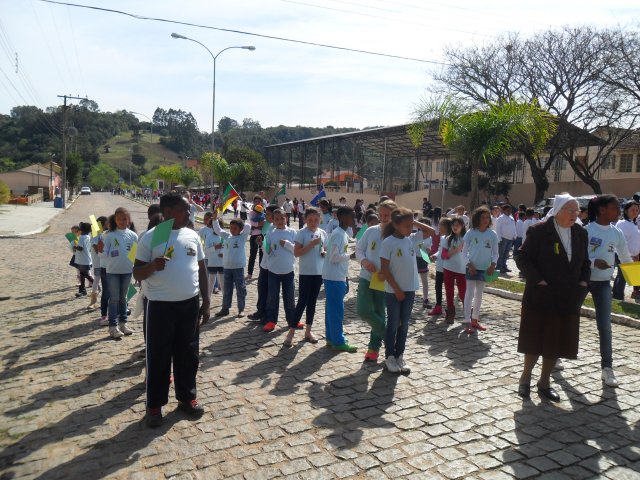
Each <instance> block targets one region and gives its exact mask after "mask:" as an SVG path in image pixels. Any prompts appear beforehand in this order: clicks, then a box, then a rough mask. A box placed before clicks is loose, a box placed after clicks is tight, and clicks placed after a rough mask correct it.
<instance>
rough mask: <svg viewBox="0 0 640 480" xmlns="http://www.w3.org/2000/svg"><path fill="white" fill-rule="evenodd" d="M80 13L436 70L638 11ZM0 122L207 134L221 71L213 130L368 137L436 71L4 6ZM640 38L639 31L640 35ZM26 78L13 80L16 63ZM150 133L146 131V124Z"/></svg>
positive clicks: (320, 0) (498, 7) (421, 5)
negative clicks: (79, 115)
mask: <svg viewBox="0 0 640 480" xmlns="http://www.w3.org/2000/svg"><path fill="white" fill-rule="evenodd" d="M74 3H79V4H83V5H93V6H99V7H105V8H111V9H117V10H123V11H126V12H129V13H134V14H138V15H145V16H152V17H160V18H165V19H171V20H177V21H182V22H190V23H197V24H205V25H209V26H215V27H222V28H227V29H234V30H243V31H248V32H254V33H260V34H264V35H274V36H281V37H287V38H292V39H298V40H304V41H310V42H318V43H325V44H331V45H338V46H343V47H348V48H355V49H363V50H370V51H376V52H381V53H388V54H392V55H400V56H406V57H414V58H420V59H426V60H434V61H438V60H441V59H442V58H441V52H442V49H443V47H444V46H446V45H463V46H464V45H472V44H474V43H475V44H479V43H484V42H487V41H491V39H493V38H495V37H496V36H499V35H503V34H506V33H507V32H510V31H518V32H520V33H522V34H523V35H528V34H531V33H534V32H535V31H538V30H543V29H546V28H549V27H554V26H561V25H566V24H571V25H575V24H591V25H598V26H607V25H623V26H630V25H633V23H632V22H637V19H638V18H640V6H638V2H637V1H632V0H610V1H608V2H601V1H591V0H587V1H565V2H558V1H557V0H556V1H550V0H539V1H518V2H514V1H512V0H511V1H506V0H499V1H493V0H488V1H483V2H478V1H473V0H451V1H447V0H439V1H437V2H432V1H426V0H393V1H392V0H299V1H298V0H295V1H293V0H286V1H285V0H262V1H260V0H247V1H244V0H226V1H218V0H210V1H204V0H199V1H196V0H180V1H175V0H174V1H169V0H154V1H151V0H147V1H142V0H127V1H123V0H109V1H107V0H92V1H90V2H87V1H85V0H77V1H76V2H74ZM0 27H1V29H0V113H5V114H6V113H9V111H10V110H11V108H12V107H14V106H16V105H23V104H25V103H26V104H30V105H37V106H39V107H41V108H45V107H47V106H52V105H57V104H59V99H58V98H57V97H56V95H60V94H65V93H66V94H73V95H77V94H80V96H84V95H87V96H88V97H89V98H91V99H92V100H95V101H96V102H97V103H98V104H99V106H100V108H101V110H103V111H114V110H118V109H123V108H124V109H127V110H131V111H137V112H142V113H144V114H146V115H149V116H151V115H152V113H153V111H154V110H155V108H156V107H158V106H160V107H163V108H181V109H183V110H187V111H190V112H192V113H193V115H194V116H195V118H196V120H197V121H198V125H199V127H200V129H201V130H206V131H210V130H211V91H212V85H211V83H212V62H211V57H210V56H209V54H208V53H207V52H206V51H205V50H204V48H202V47H201V46H200V45H197V44H195V43H193V42H188V41H185V40H176V39H173V38H171V36H170V35H171V33H172V32H177V33H180V34H182V35H185V36H188V37H191V38H194V39H196V40H198V41H200V42H202V43H204V44H205V45H207V46H208V47H209V49H210V50H211V51H212V52H213V53H214V54H215V53H217V52H218V51H220V50H222V49H223V48H226V47H228V46H241V45H254V46H255V47H256V50H255V51H253V52H249V51H246V50H229V51H226V52H224V53H223V54H221V55H220V57H219V58H218V61H217V77H216V79H217V86H216V119H217V120H219V119H220V117H221V116H229V117H232V118H235V119H236V120H239V121H241V120H242V119H243V118H245V117H251V118H253V119H256V120H258V121H260V123H261V124H262V126H263V127H266V126H273V125H280V124H283V125H305V126H315V127H322V126H326V125H333V126H336V127H356V128H364V127H366V126H373V125H396V124H400V123H404V122H406V121H408V120H409V118H410V114H411V111H412V109H413V106H414V104H415V103H416V102H417V101H418V100H419V99H420V97H421V96H422V95H423V94H424V92H425V88H426V87H427V85H428V82H429V81H430V77H431V74H432V73H433V71H434V69H437V68H439V67H438V66H437V65H434V64H428V63H421V62H413V61H406V60H399V59H391V58H384V57H375V56H370V55H364V54H358V53H352V52H342V51H337V50H331V49H326V48H320V47H312V46H306V45H297V44H292V43H287V42H281V41H276V40H269V39H264V38H258V37H251V36H247V35H240V34H235V33H226V32H219V31H214V30H209V29H202V28H195V27H187V26H181V25H173V24H169V23H162V22H152V21H142V20H136V19H133V18H131V17H127V16H123V15H116V14H112V13H101V12H96V11H92V10H86V9H79V8H74V7H68V6H61V5H52V4H47V3H43V2H40V1H38V0H22V1H16V0H0ZM636 27H637V23H636ZM16 53H17V54H18V71H19V73H18V74H16V72H15V68H16V67H15V54H16ZM141 119H144V118H143V117H141Z"/></svg>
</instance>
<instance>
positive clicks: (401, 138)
mask: <svg viewBox="0 0 640 480" xmlns="http://www.w3.org/2000/svg"><path fill="white" fill-rule="evenodd" d="M410 126H411V124H405V125H396V126H393V127H377V128H368V129H364V130H355V131H352V132H346V133H338V134H334V135H326V136H321V137H314V138H308V139H305V140H297V141H293V142H286V143H279V144H274V145H268V146H266V147H265V151H266V158H267V162H268V163H269V165H270V166H271V167H272V168H273V169H274V171H275V172H276V181H277V183H278V184H280V183H285V184H286V185H287V186H289V187H292V185H293V184H294V183H299V184H300V187H301V188H306V187H308V188H314V189H315V188H316V187H317V186H318V185H319V183H320V179H321V178H322V176H323V172H326V170H327V169H330V171H331V177H333V173H334V172H335V171H342V173H344V171H345V166H346V167H347V169H348V170H350V171H351V172H352V173H353V175H352V177H353V178H354V179H358V178H360V179H361V178H368V179H372V180H373V182H370V183H372V184H373V185H371V186H373V187H374V189H375V190H378V191H379V193H382V192H386V191H391V190H392V189H393V188H394V185H397V184H398V183H402V185H404V186H405V187H409V190H419V189H422V188H425V186H428V185H430V180H429V175H428V172H424V171H423V168H422V164H423V162H425V161H428V160H430V159H434V158H447V157H448V155H449V152H448V149H447V148H446V147H445V146H444V145H442V142H441V140H440V137H439V135H438V128H437V122H436V121H434V122H432V124H431V125H430V126H429V128H426V129H425V131H424V134H423V138H422V142H421V143H420V145H419V146H418V147H416V146H415V145H414V143H413V142H412V139H411V136H410V135H409V127H410ZM325 178H326V175H325ZM421 178H422V179H424V185H422V184H421V183H422V182H421V181H420V179H421ZM296 179H297V182H296ZM346 183H347V187H348V188H349V187H350V188H352V189H353V190H352V191H354V192H359V193H362V192H363V182H358V181H353V182H352V183H351V185H349V184H348V182H346ZM376 187H377V188H376Z"/></svg>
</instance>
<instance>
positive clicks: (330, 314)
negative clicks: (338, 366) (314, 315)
mask: <svg viewBox="0 0 640 480" xmlns="http://www.w3.org/2000/svg"><path fill="white" fill-rule="evenodd" d="M324 292H325V296H326V301H325V308H324V326H325V329H326V337H327V342H330V343H331V344H332V345H343V344H345V343H347V339H346V338H344V332H343V330H342V320H343V319H344V296H345V295H346V294H347V282H341V281H338V280H324Z"/></svg>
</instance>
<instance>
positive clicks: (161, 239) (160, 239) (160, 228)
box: [151, 218, 173, 249]
mask: <svg viewBox="0 0 640 480" xmlns="http://www.w3.org/2000/svg"><path fill="white" fill-rule="evenodd" d="M172 229H173V218H171V219H169V220H167V221H166V222H162V223H160V224H159V225H157V226H156V228H154V229H153V237H151V248H152V249H153V248H154V247H157V246H158V245H162V244H163V243H167V242H168V241H169V236H171V230H172Z"/></svg>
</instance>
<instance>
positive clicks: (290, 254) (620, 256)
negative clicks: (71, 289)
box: [68, 194, 640, 426]
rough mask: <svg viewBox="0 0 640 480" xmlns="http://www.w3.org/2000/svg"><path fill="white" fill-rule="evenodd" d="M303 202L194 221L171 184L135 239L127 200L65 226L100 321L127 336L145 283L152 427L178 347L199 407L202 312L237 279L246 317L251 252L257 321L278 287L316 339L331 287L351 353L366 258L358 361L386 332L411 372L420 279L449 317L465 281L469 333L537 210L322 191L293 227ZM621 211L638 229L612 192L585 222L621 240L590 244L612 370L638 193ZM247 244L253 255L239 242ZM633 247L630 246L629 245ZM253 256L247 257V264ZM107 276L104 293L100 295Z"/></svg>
mask: <svg viewBox="0 0 640 480" xmlns="http://www.w3.org/2000/svg"><path fill="white" fill-rule="evenodd" d="M299 204H300V203H299V202H297V203H296V205H295V207H294V206H293V204H292V203H291V204H290V205H287V208H285V209H281V208H279V207H278V206H276V205H266V202H265V201H264V199H262V198H261V197H259V196H256V197H255V198H254V203H253V207H252V209H251V211H249V212H248V215H247V222H245V221H244V220H243V219H242V218H237V217H236V216H234V218H233V219H231V220H230V222H229V224H228V228H225V225H224V224H223V219H222V216H221V215H220V214H219V212H218V211H217V210H215V211H214V212H207V213H206V214H205V215H204V226H203V227H202V228H201V229H200V230H199V231H198V232H197V233H196V232H195V231H193V223H192V221H191V219H190V216H191V215H192V214H193V208H192V202H191V201H190V200H189V199H186V198H183V197H182V196H180V195H178V194H168V195H165V196H164V197H162V199H161V200H160V205H159V206H158V205H152V206H151V207H150V208H149V212H148V213H149V221H150V222H149V226H148V231H147V232H143V233H142V234H141V235H140V236H139V237H138V235H137V234H136V233H135V229H134V227H133V224H132V222H131V217H130V215H129V212H128V211H127V210H126V209H124V208H118V209H117V210H116V211H115V212H114V214H113V215H111V216H109V217H99V218H98V219H96V223H97V228H98V233H97V234H95V233H96V232H94V235H93V237H92V230H93V229H94V228H95V227H96V226H95V225H92V224H91V223H84V222H83V223H80V224H79V225H78V226H77V227H74V228H73V229H72V232H73V235H71V236H69V235H68V238H69V239H70V248H71V250H72V251H73V258H72V261H71V264H72V265H73V266H74V267H75V268H77V270H78V278H79V286H78V293H77V294H76V295H77V296H85V295H87V287H88V286H89V287H91V288H92V290H91V302H90V308H97V307H98V305H99V307H100V311H101V318H100V320H99V322H100V325H103V326H108V327H109V334H110V336H111V337H113V338H116V339H119V338H121V337H123V336H124V335H131V334H132V333H133V329H132V328H130V327H129V325H128V317H129V314H130V310H129V306H128V299H129V296H130V295H129V292H130V288H131V280H132V277H134V278H135V280H136V281H137V282H138V284H139V285H140V286H141V290H142V292H141V295H140V299H141V300H140V305H142V306H143V307H142V306H141V307H140V309H139V310H140V311H142V310H144V328H143V330H144V332H145V339H146V357H147V369H148V371H147V419H148V423H149V425H151V426H156V425H159V423H160V422H161V419H162V415H161V407H162V406H163V405H164V404H166V403H167V395H168V382H169V378H170V363H171V361H172V359H173V362H174V375H175V381H176V392H177V396H178V400H179V402H180V405H181V406H182V408H184V409H185V410H186V411H188V412H190V413H193V414H196V415H197V414H200V413H201V412H202V407H201V406H200V405H199V404H198V402H197V400H196V389H195V372H196V371H197V338H198V330H199V325H200V324H201V323H204V322H205V321H206V320H208V317H209V304H210V301H211V298H212V295H214V294H216V293H217V292H219V291H221V292H222V300H221V302H220V310H219V311H218V312H217V313H216V314H215V317H216V318H222V317H225V316H228V315H229V314H230V311H231V308H232V304H233V292H234V290H235V297H236V299H235V305H236V309H237V310H236V314H235V315H236V316H237V317H243V316H244V312H245V309H246V296H247V285H246V283H245V282H247V281H251V280H252V279H253V278H252V277H253V263H254V262H255V261H256V260H258V263H259V275H258V278H257V284H256V288H257V302H256V310H255V312H254V313H252V314H251V315H249V319H250V320H254V321H258V322H260V324H261V325H262V329H263V330H264V331H265V332H266V333H268V332H271V331H273V330H275V329H276V327H277V324H278V317H279V313H280V296H282V304H283V310H284V317H285V320H286V323H287V330H288V331H287V335H286V337H285V339H284V342H283V346H284V347H286V348H289V347H291V346H292V345H293V342H294V338H295V333H296V330H304V337H303V340H304V341H305V342H309V343H312V344H315V343H317V342H318V339H317V337H316V336H315V335H314V333H313V332H312V327H313V323H314V317H315V312H316V304H317V301H318V297H319V295H320V291H321V289H322V287H323V286H324V290H325V302H326V303H325V309H324V310H325V314H324V323H325V339H326V345H327V347H328V348H331V349H333V350H336V351H341V352H351V353H353V352H355V351H357V347H356V346H355V345H353V344H352V343H350V342H349V341H348V339H347V338H346V335H345V332H344V330H343V319H344V307H345V295H346V294H347V292H348V290H349V278H348V270H349V263H350V261H351V259H353V258H355V260H356V261H357V262H358V263H359V264H360V274H359V280H358V286H357V312H358V315H359V316H360V317H361V318H362V319H363V320H365V321H366V322H367V323H368V324H369V325H370V327H371V333H370V338H369V343H368V346H367V350H366V353H365V356H364V359H365V361H371V362H375V361H377V360H378V356H379V351H380V348H381V347H382V345H383V343H384V347H385V350H384V356H385V358H384V365H385V367H386V369H387V370H388V371H389V372H393V373H408V372H409V371H410V368H409V366H408V365H407V363H406V361H405V360H404V351H405V345H406V340H407V333H408V327H409V320H410V316H411V312H412V310H413V308H414V303H415V297H416V295H415V292H416V291H417V290H418V289H419V288H420V285H422V300H421V306H422V307H423V308H424V309H428V315H430V316H432V317H433V316H439V315H442V314H444V317H445V321H446V323H447V324H453V323H454V321H455V317H456V298H455V297H456V295H455V289H456V287H457V297H458V301H459V303H460V304H461V305H462V309H463V311H464V320H463V322H462V323H463V330H462V331H463V332H464V333H466V334H469V335H471V334H475V333H477V332H479V331H485V330H486V327H485V326H484V325H482V324H481V323H480V313H481V309H482V297H483V292H484V288H485V285H486V282H487V281H490V280H491V279H493V278H495V276H497V274H498V271H500V272H502V273H506V272H508V271H509V269H508V266H507V258H508V255H509V252H510V251H511V250H512V249H513V248H518V246H519V245H521V244H522V240H523V238H524V237H525V236H526V233H527V230H528V229H529V228H531V227H532V226H534V225H535V224H536V223H537V222H539V221H543V220H540V219H538V218H536V217H537V215H536V214H535V212H534V211H533V210H532V209H527V208H524V206H521V207H520V208H519V209H518V212H517V213H516V214H515V215H512V211H511V207H510V206H509V205H503V206H500V207H493V208H491V209H489V208H488V207H486V206H481V207H479V208H477V209H476V210H475V211H474V212H472V213H471V215H467V214H466V212H465V209H464V207H458V208H455V209H452V210H450V211H449V212H448V213H447V214H446V215H445V216H443V217H442V218H440V219H439V222H438V224H437V226H436V227H435V228H433V227H432V226H431V225H430V224H431V219H429V218H424V217H423V218H421V219H419V220H418V219H417V216H416V214H414V213H413V212H412V211H411V210H407V209H405V208H402V207H399V206H398V205H396V204H395V203H394V202H393V201H391V200H388V199H384V198H383V199H381V202H380V203H379V205H370V206H369V208H367V209H364V208H362V207H360V208H359V209H358V212H357V214H356V212H355V211H354V209H353V208H351V207H347V206H340V207H339V208H337V209H336V210H335V212H334V211H333V209H332V205H331V203H330V202H329V201H327V200H326V199H323V200H321V201H320V202H319V208H315V207H307V208H306V209H305V210H304V212H303V213H302V214H301V215H300V217H301V224H304V226H303V227H302V228H300V229H299V230H297V231H296V230H294V229H292V228H291V227H290V226H289V221H290V217H291V212H292V211H293V208H297V207H298V205H299ZM624 211H625V216H624V220H620V222H627V223H629V225H633V227H630V226H629V225H627V224H625V223H622V224H620V223H619V224H618V226H619V227H616V226H614V225H613V223H614V222H616V221H617V220H618V216H619V206H618V203H617V198H616V197H614V196H606V195H605V196H599V197H596V198H595V199H594V200H593V201H592V203H591V204H590V211H589V212H588V213H589V217H590V218H591V223H589V224H588V226H586V228H587V231H588V233H589V235H590V238H599V239H600V241H601V243H602V242H604V243H607V242H609V240H610V242H609V243H610V244H611V245H612V246H613V247H612V248H609V249H608V250H607V251H606V252H605V256H604V257H602V256H600V257H597V255H595V253H594V255H595V256H596V257H597V258H595V257H594V258H593V259H592V260H593V267H592V275H591V284H590V290H591V293H592V296H593V298H594V302H595V305H596V317H597V325H598V331H599V334H600V343H601V354H602V366H603V368H607V369H609V370H611V368H612V359H611V356H612V354H611V321H610V313H611V296H612V293H611V286H610V279H611V275H612V273H613V268H614V266H615V265H616V262H618V263H620V262H621V263H627V262H630V261H632V257H633V259H637V258H638V254H639V253H640V230H638V227H637V226H636V225H635V219H636V217H637V216H638V212H639V211H640V206H639V205H638V204H637V203H635V202H632V203H631V204H629V205H625V210H624ZM170 219H172V220H173V221H174V223H173V226H172V230H171V234H170V235H169V237H168V238H169V239H168V240H167V242H166V243H165V244H163V245H156V244H154V242H153V238H152V237H153V236H154V233H153V232H154V229H155V227H156V226H157V225H159V224H160V223H161V222H162V221H166V220H170ZM623 230H624V233H623ZM190 232H191V233H190ZM354 232H355V236H354ZM603 238H604V240H602V239H603ZM247 242H249V245H250V248H249V252H250V254H249V258H247V254H246V249H245V246H246V244H247ZM594 242H595V240H594ZM627 245H629V247H631V248H632V253H631V254H629V249H628V248H627ZM598 246H599V245H598ZM136 249H137V251H136ZM596 250H597V249H596V248H594V249H593V252H596ZM590 252H591V253H593V252H592V251H591V250H590ZM616 255H617V257H616ZM296 259H297V264H298V265H297V270H298V280H297V290H298V296H297V299H296V296H295V291H296V281H295V270H296ZM431 263H435V265H434V268H433V273H434V274H435V288H434V290H435V303H434V304H432V303H431V301H430V300H429V291H428V278H429V269H430V264H431ZM245 268H248V271H247V272H246V274H245ZM100 286H101V287H102V295H101V299H100V302H98V298H97V297H98V293H99V292H100ZM174 287H175V288H174ZM443 288H444V291H445V300H446V302H445V304H446V309H445V310H444V311H443V296H442V290H443ZM622 288H623V289H624V285H622ZM199 296H201V297H202V304H200V303H199V301H198V297H199ZM171 312H173V313H171ZM171 315H174V317H175V318H174V317H171ZM303 315H305V322H304V323H303V322H302V318H303ZM170 317H171V318H170ZM182 317H185V318H188V321H187V322H186V324H178V321H177V320H176V319H177V318H182ZM158 322H160V323H158ZM194 345H196V346H194ZM176 362H177V363H176ZM603 378H604V377H603ZM607 384H608V385H612V386H616V385H617V380H616V379H615V377H613V380H611V379H609V380H608V381H607Z"/></svg>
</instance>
